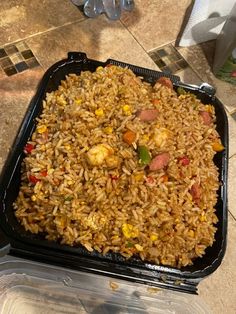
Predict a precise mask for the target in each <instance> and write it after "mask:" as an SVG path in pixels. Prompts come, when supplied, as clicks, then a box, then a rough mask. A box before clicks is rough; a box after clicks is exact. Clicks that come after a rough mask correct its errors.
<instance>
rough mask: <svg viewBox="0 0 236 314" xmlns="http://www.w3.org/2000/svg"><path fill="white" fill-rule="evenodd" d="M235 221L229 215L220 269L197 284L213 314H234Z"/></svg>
mask: <svg viewBox="0 0 236 314" xmlns="http://www.w3.org/2000/svg"><path fill="white" fill-rule="evenodd" d="M235 243H236V221H235V220H234V219H233V218H232V216H231V215H229V224H228V243H227V250H226V254H225V258H224V259H223V262H222V264H221V265H220V267H219V268H218V269H217V270H216V271H215V272H214V273H213V274H212V275H210V276H209V277H208V278H206V279H204V280H203V281H202V282H201V283H200V284H199V296H200V298H201V299H203V300H204V301H205V303H206V304H207V305H208V306H209V308H210V309H211V311H212V313H213V314H222V313H227V314H235V313H236V302H235V300H236V267H235V261H236V245H235Z"/></svg>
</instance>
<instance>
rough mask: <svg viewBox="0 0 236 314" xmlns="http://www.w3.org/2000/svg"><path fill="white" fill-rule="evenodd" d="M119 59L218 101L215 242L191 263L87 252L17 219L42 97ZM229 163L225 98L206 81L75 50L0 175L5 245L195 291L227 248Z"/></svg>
mask: <svg viewBox="0 0 236 314" xmlns="http://www.w3.org/2000/svg"><path fill="white" fill-rule="evenodd" d="M107 64H115V65H119V66H121V67H128V68H130V69H131V70H132V71H133V72H134V73H135V74H136V75H139V76H142V77H143V78H144V80H145V81H147V82H150V83H155V82H156V80H157V79H158V78H159V77H161V76H166V77H169V78H170V79H171V80H172V82H173V84H174V88H177V87H178V86H181V87H183V88H184V89H185V90H186V91H189V92H191V93H194V94H195V95H196V96H197V97H198V98H199V99H201V101H202V102H203V103H205V104H209V103H210V104H212V105H213V106H214V107H215V112H216V117H217V121H216V124H217V131H218V132H219V134H220V137H221V141H222V143H223V145H224V146H225V150H224V151H223V152H221V153H217V154H216V156H215V160H214V161H215V163H216V165H217V166H218V168H219V173H220V174H219V176H220V177H219V180H220V182H221V186H220V188H219V191H218V202H217V205H216V214H217V217H218V219H219V222H218V223H217V232H216V235H215V242H214V244H213V246H212V247H210V248H208V249H207V250H206V254H205V255H204V256H203V257H202V258H198V259H196V260H195V261H194V264H193V265H192V266H188V267H184V268H181V269H176V268H172V267H167V266H158V265H155V264H152V263H146V262H142V261H141V260H140V259H137V258H131V259H129V260H126V259H125V258H123V257H122V256H121V255H120V254H115V253H109V254H107V255H105V256H103V255H101V254H98V253H97V252H93V253H89V252H88V251H87V250H86V249H85V248H83V247H82V246H81V247H70V246H66V245H61V244H59V243H56V242H49V241H47V240H45V239H44V238H43V236H42V235H34V234H31V233H30V232H26V231H25V230H24V228H23V227H22V226H21V225H20V224H19V223H18V222H17V220H16V218H15V216H14V211H13V207H12V204H13V202H14V200H15V199H16V197H17V194H18V191H19V186H20V168H21V162H22V159H23V158H24V153H23V148H24V146H25V144H26V142H27V141H28V139H29V138H30V136H31V134H32V132H33V131H34V129H35V123H36V122H35V118H36V117H37V116H38V115H39V114H40V113H41V111H42V100H43V99H44V98H45V95H46V93H47V92H51V91H53V90H56V89H57V88H58V86H59V84H60V82H61V80H62V79H64V78H65V76H66V75H67V74H69V73H76V74H79V73H80V72H81V71H85V70H90V71H95V70H96V68H97V67H98V66H105V65H107ZM227 168H228V121H227V116H226V113H225V110H224V107H223V105H222V104H221V102H220V101H219V100H218V99H217V98H216V97H215V96H214V89H213V88H212V87H211V86H209V85H208V84H202V85H201V86H193V85H186V84H183V83H181V82H180V79H179V77H177V76H173V75H168V74H164V73H162V72H157V71H153V70H148V69H145V68H141V67H137V66H134V65H130V64H126V63H123V62H119V61H115V60H111V59H110V60H107V61H106V62H99V61H95V60H91V59H88V58H87V56H86V54H85V53H80V52H71V53H69V54H68V58H67V59H65V60H61V61H59V62H57V63H56V64H54V65H53V66H52V67H51V68H49V69H48V70H47V72H46V73H45V75H44V77H43V79H42V81H41V83H40V85H39V87H38V91H37V93H36V95H35V97H34V98H33V100H32V102H31V103H30V105H29V108H28V111H27V113H26V115H25V117H24V119H23V122H22V125H21V127H20V129H19V132H18V134H17V137H16V139H15V142H14V144H13V146H12V149H11V151H10V153H9V156H8V159H7V161H6V163H5V166H4V168H3V171H2V174H1V176H0V187H1V188H0V228H1V232H2V236H1V235H0V239H1V240H2V243H0V244H1V245H2V248H1V251H0V253H1V252H2V254H3V253H4V252H5V251H9V254H11V255H14V256H18V257H23V258H28V259H33V260H37V261H40V262H45V263H50V264H54V265H60V266H64V267H68V268H73V269H78V270H83V271H89V272H94V273H99V274H103V275H109V276H112V277H114V278H121V279H126V280H130V281H134V282H139V283H146V284H149V285H154V286H158V287H163V288H168V289H174V290H180V291H184V292H189V293H196V291H197V285H198V283H199V282H200V280H201V279H203V278H204V277H205V276H207V275H209V274H211V273H212V272H214V271H215V270H216V269H217V267H218V266H219V265H220V263H221V261H222V259H223V256H224V253H225V249H226V235H227Z"/></svg>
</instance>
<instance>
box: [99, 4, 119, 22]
mask: <svg viewBox="0 0 236 314" xmlns="http://www.w3.org/2000/svg"><path fill="white" fill-rule="evenodd" d="M102 3H103V7H104V10H105V13H106V15H107V17H108V18H109V19H111V20H118V19H119V18H120V16H121V3H120V1H119V0H118V1H117V0H102Z"/></svg>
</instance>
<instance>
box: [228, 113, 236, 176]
mask: <svg viewBox="0 0 236 314" xmlns="http://www.w3.org/2000/svg"><path fill="white" fill-rule="evenodd" d="M227 116H228V123H229V157H231V156H233V155H235V154H236V121H235V120H234V119H233V118H232V117H231V115H230V114H227ZM235 170H236V169H235Z"/></svg>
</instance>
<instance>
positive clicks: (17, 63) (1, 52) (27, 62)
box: [0, 41, 40, 76]
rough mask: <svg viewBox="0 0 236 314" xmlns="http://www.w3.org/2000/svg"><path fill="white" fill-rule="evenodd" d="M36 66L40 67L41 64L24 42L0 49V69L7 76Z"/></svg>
mask: <svg viewBox="0 0 236 314" xmlns="http://www.w3.org/2000/svg"><path fill="white" fill-rule="evenodd" d="M36 66H40V64H39V62H38V61H37V59H36V58H35V56H34V54H33V52H32V50H31V49H30V48H29V47H28V45H27V44H26V43H25V42H24V41H21V42H17V43H15V44H10V45H7V46H5V47H0V68H1V69H2V71H3V72H4V73H5V74H6V75H7V76H11V75H14V74H17V73H20V72H23V71H26V70H28V69H31V68H35V67H36Z"/></svg>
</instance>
